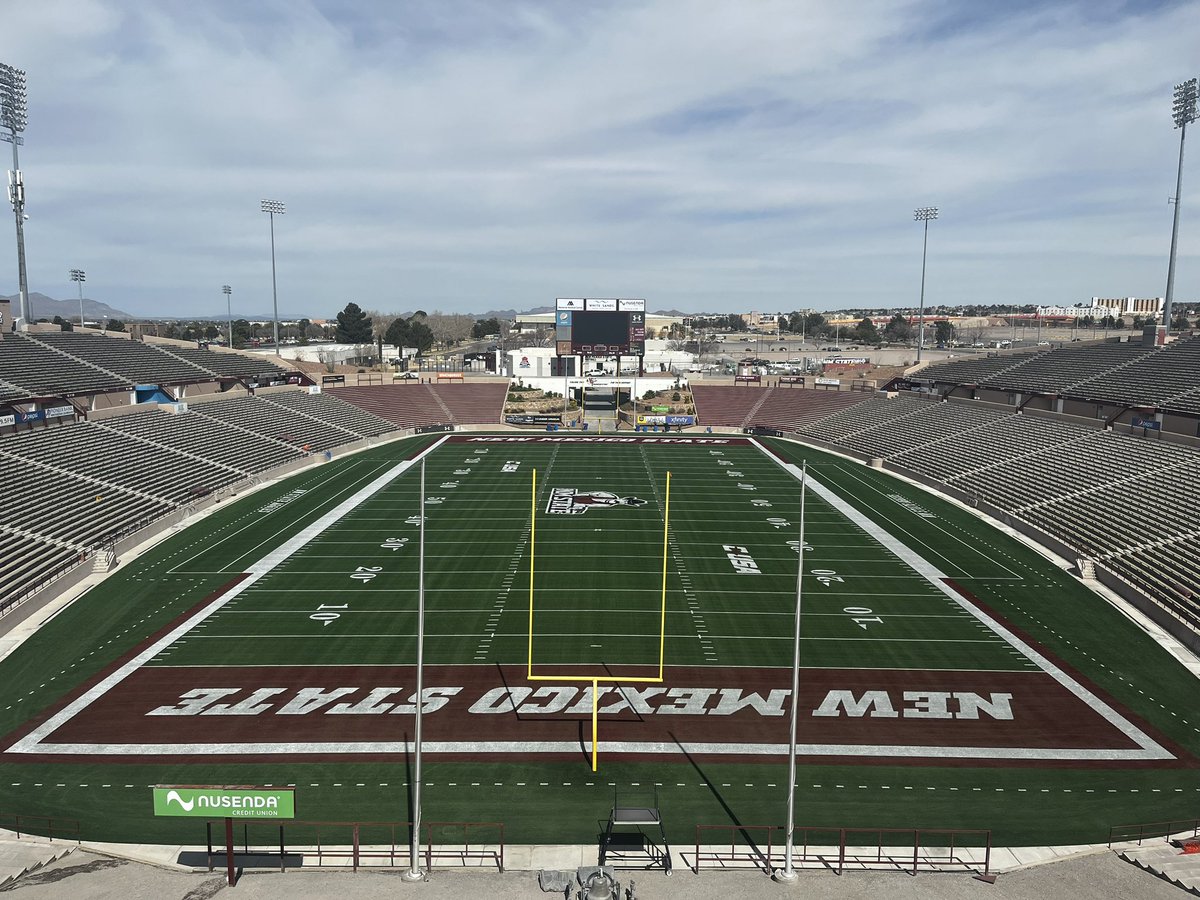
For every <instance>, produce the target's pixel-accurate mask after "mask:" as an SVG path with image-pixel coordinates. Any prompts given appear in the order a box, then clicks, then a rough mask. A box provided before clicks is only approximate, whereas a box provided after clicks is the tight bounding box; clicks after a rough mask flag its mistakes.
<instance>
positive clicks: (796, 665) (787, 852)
mask: <svg viewBox="0 0 1200 900" xmlns="http://www.w3.org/2000/svg"><path fill="white" fill-rule="evenodd" d="M807 487H808V460H807V459H806V460H804V461H803V462H802V463H801V464H800V535H799V537H800V540H799V541H797V543H796V552H797V553H798V554H799V555H800V562H799V565H798V567H797V569H796V615H795V618H794V619H793V622H792V624H793V626H794V628H795V634H794V636H793V638H792V719H791V725H790V726H789V727H788V793H787V822H786V824H785V828H784V833H785V835H786V844H785V846H784V852H783V868H782V869H779V870H777V871H776V872H775V880H776V881H779V882H781V883H783V884H795V883H796V880H797V878H798V877H799V876H798V875H797V874H796V873H795V872H794V871H793V870H792V848H793V847H794V846H795V843H794V841H795V838H794V834H793V832H794V831H795V826H796V720H797V717H798V715H799V707H800V613H801V612H802V611H803V603H804V547H805V543H804V500H805V497H806V496H807V492H806V490H805V489H806V488H807Z"/></svg>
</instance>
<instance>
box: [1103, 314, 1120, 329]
mask: <svg viewBox="0 0 1200 900" xmlns="http://www.w3.org/2000/svg"><path fill="white" fill-rule="evenodd" d="M1100 327H1101V328H1106V329H1107V328H1117V327H1119V326H1118V325H1117V320H1116V319H1114V318H1113V317H1112V314H1111V313H1109V314H1108V315H1106V316H1105V317H1104V318H1103V319H1101V320H1100Z"/></svg>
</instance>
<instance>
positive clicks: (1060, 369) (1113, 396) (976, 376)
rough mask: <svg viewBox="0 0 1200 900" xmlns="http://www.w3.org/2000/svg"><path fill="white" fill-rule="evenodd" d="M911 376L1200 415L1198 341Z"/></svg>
mask: <svg viewBox="0 0 1200 900" xmlns="http://www.w3.org/2000/svg"><path fill="white" fill-rule="evenodd" d="M914 378H916V380H918V381H922V382H926V383H929V384H943V385H950V384H971V385H978V386H980V387H985V388H993V389H996V390H1006V391H1019V392H1023V393H1043V394H1056V395H1060V396H1063V397H1070V398H1073V399H1079V400H1095V401H1101V402H1107V403H1116V404H1125V405H1129V406H1156V407H1159V408H1161V409H1165V410H1171V411H1175V412H1182V413H1190V414H1193V415H1194V414H1197V413H1200V337H1192V338H1188V339H1185V340H1178V341H1175V342H1173V343H1171V344H1168V345H1167V346H1165V347H1161V348H1153V347H1143V346H1141V345H1140V344H1131V343H1118V342H1109V343H1103V344H1088V345H1080V346H1074V347H1062V348H1058V349H1054V350H1046V351H1043V352H1040V353H1014V354H1011V355H1007V356H995V357H982V358H972V359H962V360H952V361H950V362H945V363H938V364H936V365H932V366H929V367H927V368H925V369H923V370H922V371H921V372H919V373H918V374H917V375H915V376H914Z"/></svg>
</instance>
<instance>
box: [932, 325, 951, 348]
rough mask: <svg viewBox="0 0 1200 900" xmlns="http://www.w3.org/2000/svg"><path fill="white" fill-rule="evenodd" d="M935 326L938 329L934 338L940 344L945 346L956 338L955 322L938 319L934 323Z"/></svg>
mask: <svg viewBox="0 0 1200 900" xmlns="http://www.w3.org/2000/svg"><path fill="white" fill-rule="evenodd" d="M933 326H934V328H935V329H936V330H935V332H934V340H935V341H937V343H938V345H939V346H945V345H946V344H949V343H950V342H951V341H953V340H954V325H953V324H951V323H950V322H947V321H946V320H945V319H938V320H937V321H936V322H934V323H933Z"/></svg>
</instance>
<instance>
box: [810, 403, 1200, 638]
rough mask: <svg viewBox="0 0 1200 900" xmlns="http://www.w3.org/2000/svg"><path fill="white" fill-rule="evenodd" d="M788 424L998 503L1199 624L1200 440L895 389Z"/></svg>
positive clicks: (837, 445) (816, 437)
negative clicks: (1190, 443) (1182, 441)
mask: <svg viewBox="0 0 1200 900" xmlns="http://www.w3.org/2000/svg"><path fill="white" fill-rule="evenodd" d="M796 430H797V432H798V434H799V436H800V437H801V438H810V439H813V440H815V441H818V442H823V443H827V444H830V445H832V446H833V447H834V448H844V449H846V450H850V451H853V452H855V453H859V454H865V455H867V456H873V457H881V458H883V459H886V460H887V461H888V462H889V463H891V464H894V465H895V466H899V467H903V468H904V469H908V470H910V471H912V472H915V473H918V474H920V475H924V476H926V477H929V478H933V479H936V480H937V481H940V482H943V483H945V484H947V485H950V486H951V487H954V488H957V489H959V490H961V491H963V492H965V493H967V494H969V495H972V496H974V497H978V498H979V499H980V500H983V501H986V502H987V503H990V504H992V505H993V506H996V507H999V508H1000V509H1002V510H1005V511H1006V512H1009V513H1011V514H1012V515H1014V516H1016V517H1017V518H1020V519H1023V520H1025V521H1027V522H1029V523H1030V524H1032V525H1034V526H1036V527H1038V528H1040V529H1041V530H1043V531H1045V532H1047V533H1049V534H1051V535H1053V536H1055V537H1057V538H1058V539H1059V540H1061V541H1063V542H1064V543H1066V544H1068V545H1070V546H1072V547H1074V548H1076V549H1077V550H1078V553H1079V556H1081V557H1087V558H1090V559H1093V560H1094V561H1096V562H1097V563H1099V564H1101V565H1103V566H1106V567H1107V568H1108V569H1109V570H1111V571H1112V572H1115V573H1116V574H1118V575H1120V576H1121V577H1123V578H1125V579H1126V580H1127V581H1129V582H1131V583H1133V584H1135V585H1137V586H1139V587H1141V588H1142V589H1143V590H1144V591H1146V592H1147V593H1148V594H1149V595H1150V596H1151V597H1153V598H1154V599H1155V600H1156V601H1158V602H1159V603H1160V604H1162V605H1163V606H1165V607H1167V608H1168V609H1170V610H1171V611H1172V612H1174V613H1175V614H1176V616H1177V617H1179V618H1180V619H1181V620H1183V621H1184V622H1186V623H1188V625H1189V626H1190V627H1192V628H1195V629H1198V630H1200V555H1197V553H1196V550H1197V549H1198V547H1200V450H1197V449H1194V448H1191V447H1187V446H1182V445H1178V444H1172V443H1169V442H1166V441H1160V440H1155V439H1150V440H1147V439H1143V438H1140V437H1135V436H1129V435H1124V434H1117V433H1114V432H1109V431H1098V430H1097V429H1096V428H1095V427H1089V426H1087V425H1083V424H1077V423H1074V422H1067V421H1059V420H1055V419H1051V418H1040V417H1037V416H1035V415H1029V414H1022V413H1014V412H1006V411H1004V410H1002V409H999V408H995V407H987V406H983V405H979V406H973V405H971V404H970V403H966V402H951V403H937V402H931V401H930V400H928V399H918V398H911V397H906V396H903V395H902V396H900V397H896V398H893V399H885V398H880V397H875V398H872V399H870V400H868V401H866V402H864V403H860V404H856V405H855V406H851V407H848V408H846V409H843V410H841V411H839V412H836V413H833V414H832V415H829V416H826V417H825V418H823V419H820V420H818V421H815V422H811V423H808V424H806V425H802V426H800V427H799V428H798V429H796Z"/></svg>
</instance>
